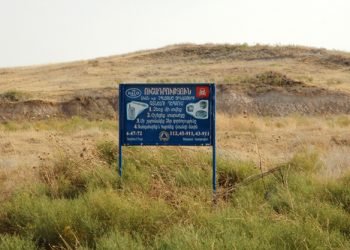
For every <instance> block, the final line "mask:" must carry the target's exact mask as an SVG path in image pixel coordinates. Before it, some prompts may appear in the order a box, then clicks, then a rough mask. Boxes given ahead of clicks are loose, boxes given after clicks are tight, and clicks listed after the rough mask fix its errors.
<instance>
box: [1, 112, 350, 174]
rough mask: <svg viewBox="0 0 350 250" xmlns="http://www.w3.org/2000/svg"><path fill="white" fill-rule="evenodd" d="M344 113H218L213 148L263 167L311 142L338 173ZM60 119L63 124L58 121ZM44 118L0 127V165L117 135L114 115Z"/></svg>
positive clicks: (34, 160) (34, 162) (30, 162)
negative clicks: (111, 117) (30, 123)
mask: <svg viewBox="0 0 350 250" xmlns="http://www.w3.org/2000/svg"><path fill="white" fill-rule="evenodd" d="M347 119H350V116H330V117H308V116H300V115H293V116H288V117H258V116H228V115H225V114H221V113H219V114H218V115H217V124H218V126H217V127H218V130H217V136H218V139H217V140H218V142H217V145H218V154H219V157H220V156H225V157H226V156H229V157H233V158H235V159H240V160H253V161H254V162H255V163H256V164H258V162H259V161H260V160H262V163H263V168H265V169H267V168H270V167H272V166H274V165H275V164H277V163H281V162H286V161H288V160H289V159H290V158H291V157H292V156H293V155H294V154H295V153H297V152H299V151H301V150H303V149H305V148H312V149H314V150H316V151H318V152H319V153H320V154H321V155H322V159H323V160H324V162H325V163H326V165H327V166H328V170H327V171H326V172H327V175H328V174H330V172H329V171H330V169H333V170H334V172H335V174H334V175H338V174H337V173H340V172H342V171H340V172H339V170H337V169H347V168H348V166H349V163H350V159H349V158H348V157H346V156H345V155H346V154H348V152H349V151H350V145H348V144H347V142H348V141H349V142H350V134H349V132H348V131H349V128H350V124H348V123H347V122H345V121H346V120H347ZM59 123H61V124H59ZM65 123H67V124H69V126H68V125H67V126H64V124H65ZM50 124H52V121H50V120H46V121H37V122H35V125H33V126H32V127H30V126H28V125H26V126H22V127H21V126H19V125H18V127H17V129H13V128H11V127H10V128H8V127H4V126H2V127H0V138H1V141H0V146H1V147H0V168H1V169H8V168H16V167H23V166H30V167H37V166H38V165H40V163H41V162H42V161H43V160H45V159H53V157H54V156H55V153H57V152H58V151H60V150H62V149H64V150H69V152H71V153H72V154H75V155H80V154H82V155H81V157H89V156H88V155H86V153H85V152H86V150H87V149H88V148H91V147H94V146H95V145H96V144H97V143H98V142H99V141H103V140H106V138H108V139H110V140H113V141H117V129H116V127H113V126H111V124H116V122H115V121H109V120H106V121H102V122H100V123H96V122H94V121H87V120H79V121H78V123H77V122H75V123H74V124H75V125H74V126H73V125H71V122H70V121H69V120H61V121H59V120H56V126H51V127H50ZM79 124H80V125H79ZM81 124H84V125H81ZM103 124H107V125H103ZM258 149H259V151H260V156H259V154H258ZM152 150H153V149H152ZM189 150H191V149H189ZM193 150H197V149H193ZM150 152H151V151H150ZM260 158H262V159H260ZM332 175H333V174H332Z"/></svg>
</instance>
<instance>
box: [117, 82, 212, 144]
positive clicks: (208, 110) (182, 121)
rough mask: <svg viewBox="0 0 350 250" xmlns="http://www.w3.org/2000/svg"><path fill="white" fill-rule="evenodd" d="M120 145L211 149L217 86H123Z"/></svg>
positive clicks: (120, 101) (121, 90) (121, 89)
mask: <svg viewBox="0 0 350 250" xmlns="http://www.w3.org/2000/svg"><path fill="white" fill-rule="evenodd" d="M119 98H120V100H119V105H120V106H119V119H120V144H121V145H122V146H132V145H159V146H169V145H184V146H211V145H213V144H214V139H215V134H214V133H215V132H214V131H215V120H214V119H215V85H214V84H120V85H119Z"/></svg>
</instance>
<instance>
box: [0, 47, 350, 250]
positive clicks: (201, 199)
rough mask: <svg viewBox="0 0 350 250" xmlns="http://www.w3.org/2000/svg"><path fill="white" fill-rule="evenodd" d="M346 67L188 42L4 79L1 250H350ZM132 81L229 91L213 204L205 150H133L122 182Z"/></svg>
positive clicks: (314, 53) (290, 52)
mask: <svg viewBox="0 0 350 250" xmlns="http://www.w3.org/2000/svg"><path fill="white" fill-rule="evenodd" d="M349 58H350V56H349V54H347V53H342V52H335V51H327V50H323V49H313V48H304V47H296V46H287V47H278V46H277V47H269V46H263V45H257V46H253V47H250V46H247V45H245V44H243V45H203V46H199V45H191V44H187V45H176V46H170V47H166V48H162V49H158V50H152V51H143V52H137V53H131V54H128V55H123V56H116V57H108V58H98V59H94V60H90V61H83V62H74V63H70V64H59V65H48V66H42V67H28V68H17V69H0V76H1V77H0V249H349V248H350V191H349V190H350V188H349V187H350V157H348V156H349V155H350V133H349V129H350V116H349V113H350V109H349V103H350V102H349V100H350V99H349V96H348V92H349V86H350V85H349V83H350V71H349V66H350V65H349V64H348V61H349ZM122 81H127V82H140V81H142V82H145V81H147V82H208V81H209V82H213V81H215V82H217V83H218V87H217V88H218V104H219V105H218V114H217V145H218V149H217V158H218V179H217V180H218V185H219V187H218V192H217V197H216V201H217V202H216V204H214V203H213V197H212V193H211V165H210V164H211V154H210V150H209V149H208V148H198V147H184V148H182V147H166V148H156V147H129V148H128V147H126V148H124V152H125V153H124V175H123V178H120V177H119V176H118V175H117V159H118V154H117V143H118V140H117V134H118V133H117V131H118V127H117V124H118V123H117V120H116V119H115V118H116V114H115V108H116V103H117V99H116V97H115V94H116V91H115V88H114V86H115V85H116V83H118V82H122ZM223 83H224V84H223ZM254 105H255V106H254ZM260 167H261V169H260ZM261 172H263V174H262V173H261ZM262 176H263V178H262Z"/></svg>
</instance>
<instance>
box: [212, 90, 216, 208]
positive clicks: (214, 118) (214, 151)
mask: <svg viewBox="0 0 350 250" xmlns="http://www.w3.org/2000/svg"><path fill="white" fill-rule="evenodd" d="M212 92H213V93H212V94H213V100H212V105H213V131H212V133H213V201H214V203H216V117H215V116H216V102H215V99H216V93H215V85H214V86H213V87H212Z"/></svg>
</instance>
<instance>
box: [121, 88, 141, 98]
mask: <svg viewBox="0 0 350 250" xmlns="http://www.w3.org/2000/svg"><path fill="white" fill-rule="evenodd" d="M125 94H126V96H127V97H129V98H137V97H140V96H141V90H139V89H137V88H131V89H128V90H127V91H126V92H125Z"/></svg>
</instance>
